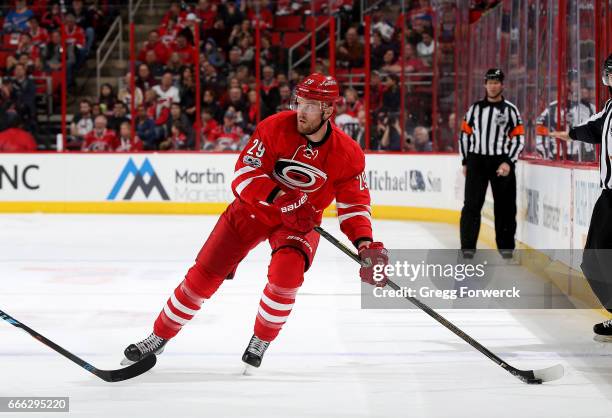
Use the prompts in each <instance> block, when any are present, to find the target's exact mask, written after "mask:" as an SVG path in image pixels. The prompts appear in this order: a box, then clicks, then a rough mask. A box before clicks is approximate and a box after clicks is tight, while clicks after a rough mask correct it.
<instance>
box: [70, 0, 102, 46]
mask: <svg viewBox="0 0 612 418" xmlns="http://www.w3.org/2000/svg"><path fill="white" fill-rule="evenodd" d="M70 13H71V14H73V15H74V19H75V22H76V24H77V25H78V26H79V27H81V29H83V31H84V32H85V46H84V53H85V54H86V55H87V54H89V51H91V47H92V46H93V44H94V40H95V37H96V33H95V31H94V23H93V16H92V14H91V11H90V10H87V9H85V8H84V7H83V0H72V8H71V10H70Z"/></svg>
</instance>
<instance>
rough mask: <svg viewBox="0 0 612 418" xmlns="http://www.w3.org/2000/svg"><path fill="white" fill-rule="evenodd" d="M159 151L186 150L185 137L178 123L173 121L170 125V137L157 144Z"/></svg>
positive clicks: (182, 128)
mask: <svg viewBox="0 0 612 418" xmlns="http://www.w3.org/2000/svg"><path fill="white" fill-rule="evenodd" d="M159 149H160V150H163V151H167V150H172V151H176V150H184V149H187V135H186V134H185V130H184V127H183V126H182V125H181V123H180V122H178V121H175V122H174V123H173V124H172V128H171V130H170V135H168V138H166V140H165V141H162V143H161V144H159Z"/></svg>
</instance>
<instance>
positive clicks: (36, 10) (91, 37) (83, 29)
mask: <svg viewBox="0 0 612 418" xmlns="http://www.w3.org/2000/svg"><path fill="white" fill-rule="evenodd" d="M6 3H7V4H5V7H4V8H1V9H0V13H1V15H0V78H1V83H0V84H1V85H0V132H2V131H5V130H7V129H21V130H25V131H28V132H29V133H31V134H34V135H35V134H36V133H37V131H38V122H37V119H38V118H37V113H38V111H37V106H38V103H39V101H41V100H42V99H43V98H44V97H46V96H48V95H53V94H57V93H58V88H59V85H60V82H61V74H62V72H61V70H62V59H61V58H62V57H61V42H62V33H61V30H62V26H63V30H64V33H65V42H66V53H67V54H66V59H67V68H66V69H67V77H68V82H69V83H73V82H74V74H75V71H77V70H78V69H79V67H80V66H81V65H82V64H83V62H84V61H85V60H86V59H87V57H88V55H89V54H90V52H91V50H92V48H93V45H94V43H95V41H96V38H97V37H98V36H99V35H100V34H101V33H103V32H104V30H105V28H106V27H107V25H108V21H109V19H110V18H111V17H112V16H113V15H114V13H116V10H115V6H112V5H111V4H107V2H106V1H96V2H84V0H72V1H64V0H62V1H49V0H37V1H26V0H14V1H11V2H6ZM30 137H31V135H30ZM28 142H29V141H28Z"/></svg>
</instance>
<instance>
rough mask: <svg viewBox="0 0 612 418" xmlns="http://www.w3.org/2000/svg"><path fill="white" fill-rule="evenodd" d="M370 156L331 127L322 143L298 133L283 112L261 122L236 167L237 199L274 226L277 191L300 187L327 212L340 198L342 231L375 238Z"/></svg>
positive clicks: (356, 237) (234, 186)
mask: <svg viewBox="0 0 612 418" xmlns="http://www.w3.org/2000/svg"><path fill="white" fill-rule="evenodd" d="M364 169H365V156H364V154H363V151H362V150H361V148H360V147H359V145H358V144H357V143H356V142H355V141H354V140H353V139H351V138H350V137H349V136H348V135H346V134H345V133H344V132H342V131H341V130H340V129H339V128H338V127H336V126H334V125H333V124H330V125H329V127H328V131H327V135H326V136H325V137H324V139H323V140H322V141H321V142H318V143H316V142H311V141H309V140H308V139H307V138H306V137H305V136H303V135H301V134H300V133H299V132H298V131H297V115H296V112H293V111H285V112H280V113H278V114H276V115H274V116H271V117H269V118H267V119H265V120H263V121H261V122H260V123H259V124H258V125H257V128H256V129H255V132H254V133H253V135H252V136H251V138H250V140H249V142H248V144H247V145H246V146H245V148H244V150H243V151H242V153H241V154H240V157H239V159H238V162H237V163H236V171H235V173H234V180H233V182H232V190H233V192H234V195H235V196H236V197H237V198H238V199H240V200H241V201H243V202H245V203H247V204H248V205H249V206H250V207H251V209H252V211H253V213H254V215H255V216H256V217H257V218H258V219H260V220H261V221H262V222H265V223H267V224H269V225H275V224H280V222H281V221H280V215H279V213H278V209H276V208H274V207H273V206H272V203H271V202H272V199H273V197H274V195H275V194H276V192H278V189H279V188H280V189H282V190H284V191H288V190H290V189H298V190H301V191H303V192H304V193H307V194H308V199H309V201H310V202H311V203H312V204H313V205H314V206H315V208H316V209H317V210H320V211H321V214H322V211H323V209H325V208H326V207H328V206H329V205H330V204H331V203H332V201H333V200H334V199H336V207H337V208H338V220H339V222H340V229H341V230H342V232H344V234H345V235H346V236H347V237H348V238H349V239H350V240H351V241H352V242H353V243H356V242H357V241H358V240H359V239H361V238H365V239H369V240H371V239H372V226H371V218H370V214H371V209H370V193H369V191H368V188H367V184H366V181H365V173H364Z"/></svg>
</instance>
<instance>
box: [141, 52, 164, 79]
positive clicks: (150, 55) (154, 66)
mask: <svg viewBox="0 0 612 418" xmlns="http://www.w3.org/2000/svg"><path fill="white" fill-rule="evenodd" d="M144 63H145V64H147V67H149V71H150V72H151V76H152V77H154V78H157V77H161V76H162V74H163V73H164V71H165V69H164V66H163V65H162V64H160V63H159V61H158V59H157V55H155V51H154V50H152V49H151V50H149V51H147V53H146V54H145V61H144Z"/></svg>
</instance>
